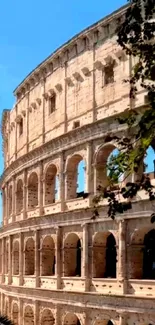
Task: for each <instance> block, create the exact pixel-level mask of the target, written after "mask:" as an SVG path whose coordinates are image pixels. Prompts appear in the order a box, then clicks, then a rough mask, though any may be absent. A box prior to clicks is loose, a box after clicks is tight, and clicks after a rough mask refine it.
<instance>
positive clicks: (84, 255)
mask: <svg viewBox="0 0 155 325" xmlns="http://www.w3.org/2000/svg"><path fill="white" fill-rule="evenodd" d="M82 248H83V250H82V272H81V274H82V277H84V278H85V291H88V290H89V278H88V224H84V225H83V247H82Z"/></svg>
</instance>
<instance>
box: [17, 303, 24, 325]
mask: <svg viewBox="0 0 155 325" xmlns="http://www.w3.org/2000/svg"><path fill="white" fill-rule="evenodd" d="M23 318H24V317H23V301H22V299H19V316H18V321H19V325H23V324H24V321H23Z"/></svg>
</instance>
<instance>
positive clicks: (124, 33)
mask: <svg viewBox="0 0 155 325" xmlns="http://www.w3.org/2000/svg"><path fill="white" fill-rule="evenodd" d="M153 18H155V1H154V0H131V1H130V4H129V6H128V8H127V11H126V15H125V19H123V21H122V22H121V24H120V26H119V27H118V29H117V35H118V40H117V41H118V44H119V45H120V46H121V47H122V48H123V50H124V51H125V53H126V55H128V56H129V60H130V63H131V62H133V60H134V62H135V64H134V65H133V69H132V71H131V75H130V76H129V79H128V80H124V82H128V83H129V85H130V93H129V97H130V107H128V108H125V112H124V114H123V116H120V117H119V118H118V122H119V123H121V124H125V123H126V124H127V125H128V130H127V132H126V134H125V136H124V137H123V138H121V137H120V138H119V137H116V136H115V141H116V142H117V145H118V147H119V149H120V150H119V153H118V154H117V155H115V156H111V157H110V160H109V162H108V163H107V168H108V170H109V186H108V187H106V188H103V187H101V186H100V187H99V188H98V189H97V195H96V196H95V197H94V200H93V201H94V205H95V209H94V215H95V213H96V214H97V212H95V211H97V209H96V206H97V205H98V203H99V202H100V200H102V199H103V198H107V199H108V203H109V211H108V215H109V216H110V217H111V218H112V219H114V218H115V215H116V213H123V212H125V211H127V210H128V209H131V208H132V199H133V198H134V197H135V196H136V195H137V193H138V191H139V190H141V189H143V190H145V191H146V192H148V194H149V198H150V200H154V199H155V193H154V188H153V186H152V185H151V182H150V179H149V177H148V176H147V175H146V174H145V169H146V166H145V165H144V163H143V160H144V157H145V154H146V151H147V149H148V147H149V146H150V145H151V146H152V147H153V149H155V19H154V20H153ZM138 91H145V92H146V94H147V101H148V104H147V105H144V107H143V108H141V109H140V108H139V109H137V108H136V96H137V93H138ZM113 138H114V137H111V140H113ZM140 167H141V170H142V172H141V173H139V170H140ZM132 174H134V175H135V177H134V182H131V181H129V182H127V183H126V185H125V186H123V185H122V184H123V183H124V182H123V183H121V184H120V186H119V189H118V191H113V190H111V186H113V184H115V183H116V181H118V179H120V177H121V178H122V177H124V181H125V180H127V179H129V177H130V176H131V175H132ZM130 179H131V177H130ZM120 197H121V198H123V199H125V200H123V201H124V202H122V199H120ZM154 219H155V216H154V218H153V219H151V221H152V222H154V221H155V220H154ZM153 220H154V221H153Z"/></svg>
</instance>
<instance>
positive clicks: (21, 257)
mask: <svg viewBox="0 0 155 325" xmlns="http://www.w3.org/2000/svg"><path fill="white" fill-rule="evenodd" d="M23 254H24V238H23V233H22V232H21V233H20V234H19V285H20V286H22V285H23V272H24V268H23V265H24V255H23Z"/></svg>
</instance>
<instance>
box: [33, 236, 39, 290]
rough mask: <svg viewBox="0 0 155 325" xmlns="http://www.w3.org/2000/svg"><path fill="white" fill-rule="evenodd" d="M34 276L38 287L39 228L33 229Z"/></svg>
mask: <svg viewBox="0 0 155 325" xmlns="http://www.w3.org/2000/svg"><path fill="white" fill-rule="evenodd" d="M34 237H35V276H36V287H39V277H40V241H39V230H36V231H35V236H34Z"/></svg>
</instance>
